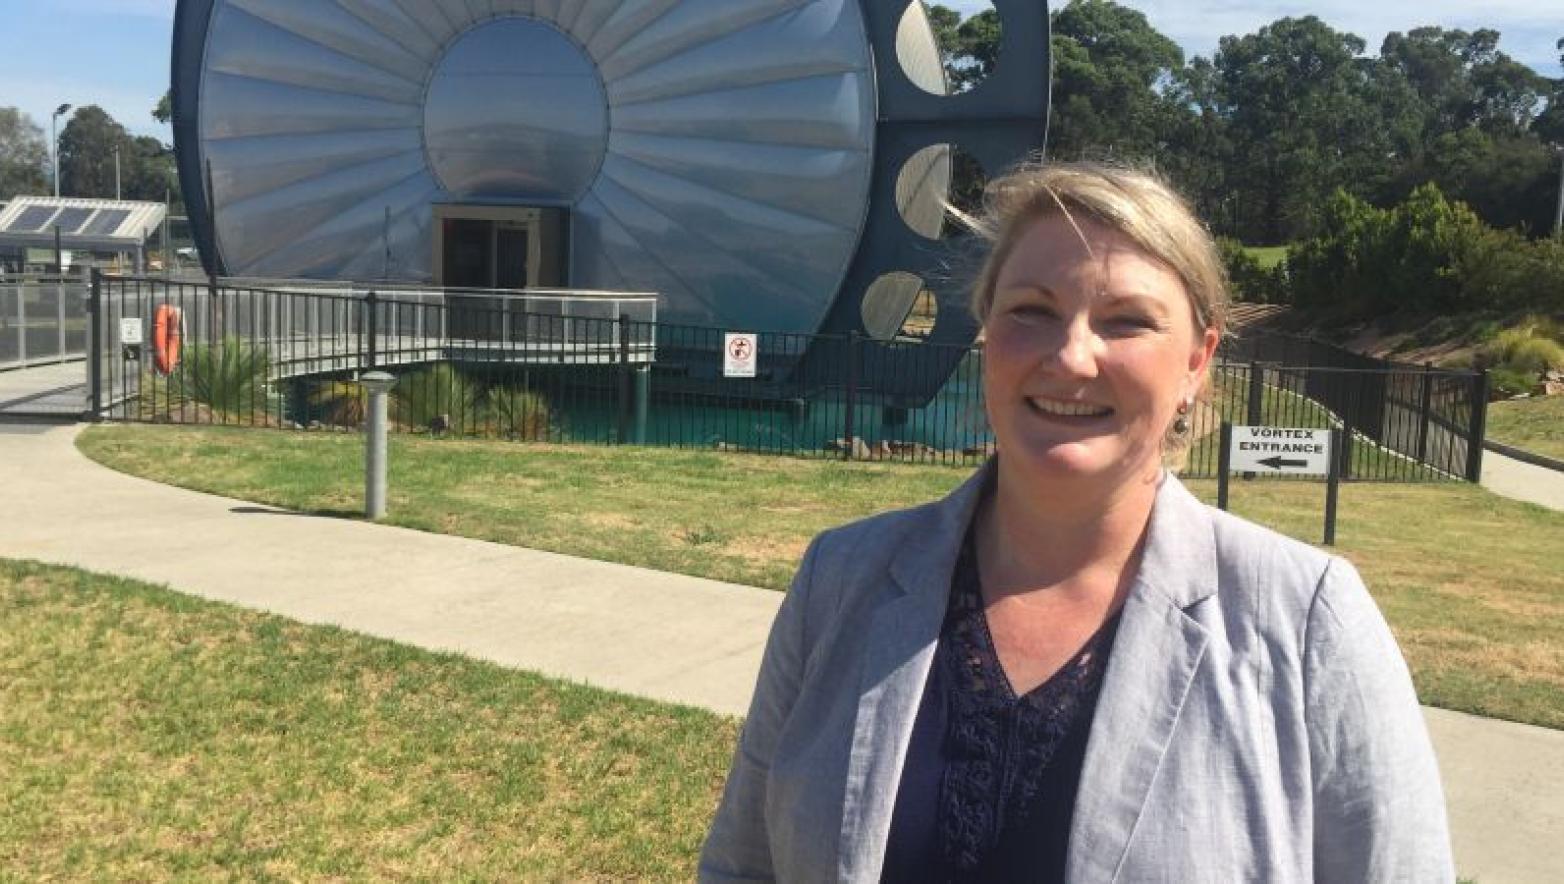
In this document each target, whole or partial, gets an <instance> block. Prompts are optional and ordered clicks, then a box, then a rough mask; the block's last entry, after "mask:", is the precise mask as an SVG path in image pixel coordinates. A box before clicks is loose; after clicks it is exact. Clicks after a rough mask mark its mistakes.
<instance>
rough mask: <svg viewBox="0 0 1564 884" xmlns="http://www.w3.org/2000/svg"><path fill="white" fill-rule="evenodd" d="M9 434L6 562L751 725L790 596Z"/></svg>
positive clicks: (5, 451)
mask: <svg viewBox="0 0 1564 884" xmlns="http://www.w3.org/2000/svg"><path fill="white" fill-rule="evenodd" d="M77 432H78V428H77V427H75V426H63V427H61V426H54V427H51V426H47V425H18V424H11V425H4V424H0V556H4V557H9V558H24V559H38V560H41V561H46V562H57V563H62V564H68V565H76V566H79V567H82V568H88V569H91V570H95V571H102V572H106V573H110V574H120V575H124V576H127V577H135V578H139V579H141V580H147V581H151V582H153V583H161V584H167V585H169V586H172V587H174V588H176V589H178V590H180V591H182V592H188V593H191V594H193V595H198V596H203V597H206V598H211V599H219V600H222V601H227V602H235V603H238V604H240V605H244V606H246V607H249V608H256V609H259V610H264V611H272V612H274V613H278V614H283V615H286V616H288V617H293V618H295V619H298V620H303V621H306V622H309V623H331V624H338V625H341V626H345V627H347V628H349V629H353V630H356V631H358V632H364V633H368V634H370V635H377V636H381V637H383V638H389V639H394V640H396V641H401V642H406V643H408V644H413V645H419V646H422V647H426V648H434V649H439V650H455V651H461V652H463V653H466V654H470V655H472V656H474V657H478V658H481V659H486V660H492V661H495V662H497V663H503V664H506V665H509V666H517V667H520V668H524V669H530V670H535V671H538V672H543V673H546V674H549V675H555V676H560V677H563V678H568V679H572V680H576V681H582V682H586V683H589V684H593V685H597V686H599V687H605V688H611V689H614V690H619V691H625V692H628V693H632V694H639V695H643V696H648V697H653V698H656V699H659V700H668V701H672V702H676V703H686V704H690V705H695V706H704V707H708V708H711V709H716V710H718V711H721V712H727V713H732V714H742V713H743V712H744V710H745V709H746V708H747V707H748V705H749V694H750V690H751V689H752V688H753V687H754V680H755V672H756V670H757V669H758V668H759V666H760V653H761V650H762V645H763V642H764V637H765V634H766V630H767V629H768V628H769V626H770V624H771V620H772V618H774V617H775V616H776V610H777V606H778V604H780V602H781V598H782V597H781V594H780V593H776V592H769V591H764V590H757V589H753V588H750V587H741V586H733V585H729V584H724V583H718V582H716V581H712V580H699V579H695V578H691V577H684V576H682V575H677V574H666V573H662V572H659V571H648V570H645V569H642V568H631V567H628V566H625V565H613V564H607V563H604V562H593V561H587V560H585V559H575V558H570V557H569V556H561V555H555V554H553V553H546V552H537V551H534V550H527V549H520V548H517V547H512V546H502V545H500V544H495V543H486V542H483V541H479V540H466V539H462V538H455V537H444V536H441V535H437V534H426V533H423V532H420V531H411V530H407V529H402V528H392V527H387V526H381V525H371V524H366V523H362V522H352V521H347V520H343V519H327V518H317V517H311V516H300V515H294V514H290V513H285V512H280V511H277V510H273V509H270V508H267V507H258V506H255V505H253V504H249V503H245V502H244V501H239V500H229V499H226V498H222V497H215V496H212V495H207V494H197V493H194V492H190V491H184V490H180V489H177V488H172V487H169V486H167V485H160V484H157V483H155V482H148V481H146V480H143V479H136V478H133V477H130V476H126V475H123V474H121V473H116V472H114V471H112V470H109V469H106V468H104V467H101V466H98V465H97V464H95V463H93V462H91V461H89V460H87V459H86V458H85V457H83V456H82V455H81V454H80V453H78V452H77V450H76V447H75V445H74V439H75V437H76V434H77Z"/></svg>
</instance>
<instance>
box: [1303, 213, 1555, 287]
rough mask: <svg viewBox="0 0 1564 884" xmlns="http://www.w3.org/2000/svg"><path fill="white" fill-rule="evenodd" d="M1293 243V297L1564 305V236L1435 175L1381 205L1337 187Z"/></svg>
mask: <svg viewBox="0 0 1564 884" xmlns="http://www.w3.org/2000/svg"><path fill="white" fill-rule="evenodd" d="M1319 229H1320V233H1319V234H1318V235H1316V236H1314V237H1312V238H1310V239H1308V240H1304V241H1302V242H1299V243H1296V244H1294V246H1293V247H1292V248H1290V249H1289V250H1288V255H1287V265H1288V274H1287V276H1286V278H1285V280H1283V284H1284V285H1285V286H1286V287H1287V288H1288V289H1290V293H1291V298H1292V300H1293V302H1294V303H1296V304H1299V305H1300V306H1304V307H1307V308H1323V309H1329V310H1333V311H1345V312H1350V313H1356V314H1360V315H1379V314H1386V313H1394V312H1406V313H1411V314H1419V315H1428V314H1434V313H1440V312H1463V311H1474V310H1492V309H1502V310H1518V309H1533V310H1543V311H1559V310H1564V243H1561V242H1558V241H1555V240H1538V241H1531V240H1528V239H1526V238H1525V237H1524V236H1522V235H1521V234H1519V233H1517V232H1515V231H1512V230H1496V229H1494V228H1491V227H1488V226H1487V225H1486V224H1484V223H1483V222H1482V220H1481V219H1480V218H1479V217H1478V216H1477V214H1476V213H1474V212H1473V211H1472V210H1471V209H1470V208H1468V207H1467V206H1466V205H1465V204H1464V203H1460V202H1453V201H1450V200H1447V199H1446V198H1445V197H1444V195H1443V194H1442V193H1441V192H1440V191H1439V188H1438V187H1436V186H1435V185H1433V184H1425V185H1423V186H1421V187H1419V188H1417V189H1416V190H1414V191H1413V192H1412V193H1411V195H1410V196H1408V197H1407V199H1406V201H1405V202H1403V203H1401V204H1400V205H1398V206H1395V207H1394V208H1391V209H1380V208H1376V207H1374V206H1371V205H1369V204H1368V203H1366V202H1364V201H1362V200H1360V199H1358V198H1356V197H1354V196H1352V195H1350V194H1348V193H1346V192H1344V191H1337V192H1336V193H1335V194H1334V195H1333V196H1332V197H1331V199H1330V200H1329V201H1328V202H1327V204H1326V206H1325V208H1324V210H1323V212H1322V223H1321V224H1320V228H1319Z"/></svg>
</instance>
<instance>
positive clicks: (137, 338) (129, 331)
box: [119, 319, 141, 345]
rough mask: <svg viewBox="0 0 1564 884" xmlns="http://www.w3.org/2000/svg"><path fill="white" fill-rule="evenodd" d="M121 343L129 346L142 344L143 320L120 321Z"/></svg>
mask: <svg viewBox="0 0 1564 884" xmlns="http://www.w3.org/2000/svg"><path fill="white" fill-rule="evenodd" d="M119 342H120V343H121V344H127V345H128V344H139V343H141V320H139V319H121V320H120V321H119Z"/></svg>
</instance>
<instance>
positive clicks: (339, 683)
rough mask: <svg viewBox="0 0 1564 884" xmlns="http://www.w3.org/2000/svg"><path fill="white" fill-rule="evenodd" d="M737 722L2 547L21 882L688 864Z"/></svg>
mask: <svg viewBox="0 0 1564 884" xmlns="http://www.w3.org/2000/svg"><path fill="white" fill-rule="evenodd" d="M735 732H736V725H735V723H734V722H733V721H732V720H730V719H725V718H722V717H719V716H716V715H710V714H706V713H702V712H698V711H694V710H689V709H681V708H676V707H671V706H666V705H661V704H656V703H651V702H647V701H641V700H635V699H631V698H626V697H622V696H619V695H614V694H609V693H607V692H603V691H596V690H592V689H588V688H584V687H579V686H574V685H569V684H564V683H560V682H556V681H551V680H548V679H544V678H541V677H538V676H534V675H530V674H527V673H521V672H514V671H509V670H505V669H502V668H500V667H497V666H492V665H488V664H484V663H479V662H475V661H471V660H467V659H463V658H460V657H456V656H454V655H441V654H432V653H427V652H423V651H419V650H416V649H411V648H406V647H403V646H399V645H396V644H393V643H391V642H386V641H380V640H376V639H370V638H365V637H361V636H357V635H353V634H349V633H345V632H342V631H339V630H335V629H329V628H323V627H315V626H306V625H302V624H296V623H291V622H289V621H285V620H282V619H280V618H277V617H271V616H267V615H261V614H254V613H249V612H245V611H242V610H239V609H237V608H232V607H229V606H226V605H221V604H216V603H212V602H206V601H201V600H196V599H191V598H188V597H184V596H180V595H177V594H174V593H171V592H167V591H164V590H159V589H155V588H152V587H148V586H145V585H142V584H138V583H134V582H131V581H124V580H117V579H112V578H105V577H98V576H94V575H90V574H86V573H83V572H80V571H74V570H69V569H62V568H50V567H44V566H40V565H32V564H25V563H11V562H4V561H0V770H3V771H5V776H0V868H4V869H5V870H6V875H7V876H10V875H14V876H16V877H17V878H18V879H22V880H44V879H51V878H54V879H59V878H68V879H101V880H148V879H162V878H169V877H176V878H177V877H185V878H199V879H210V878H235V877H237V878H246V879H257V878H261V879H264V878H287V879H297V878H371V879H375V878H426V879H442V880H449V879H473V878H477V879H486V880H517V879H528V880H578V879H579V880H594V879H600V880H608V879H616V880H625V879H663V880H672V879H681V880H688V879H689V878H690V877H691V876H692V872H693V868H694V861H695V856H696V852H697V850H698V847H699V843H700V839H701V837H702V835H703V834H704V830H705V826H706V824H707V821H708V820H709V819H710V815H711V812H712V810H713V808H714V807H715V805H716V800H717V797H718V794H719V790H720V788H721V783H722V777H723V775H724V774H725V772H726V770H727V763H728V760H729V752H730V751H731V747H732V745H733V739H734V737H735Z"/></svg>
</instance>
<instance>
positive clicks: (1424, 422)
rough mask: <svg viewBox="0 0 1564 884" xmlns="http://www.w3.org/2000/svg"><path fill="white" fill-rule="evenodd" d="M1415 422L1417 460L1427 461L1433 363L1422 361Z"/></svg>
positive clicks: (1432, 392)
mask: <svg viewBox="0 0 1564 884" xmlns="http://www.w3.org/2000/svg"><path fill="white" fill-rule="evenodd" d="M1419 392H1420V394H1421V396H1420V399H1421V401H1420V402H1419V403H1418V424H1417V462H1418V463H1420V464H1426V463H1427V462H1428V423H1429V421H1431V420H1433V417H1434V364H1433V363H1432V362H1425V363H1423V389H1422V390H1421V391H1419Z"/></svg>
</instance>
